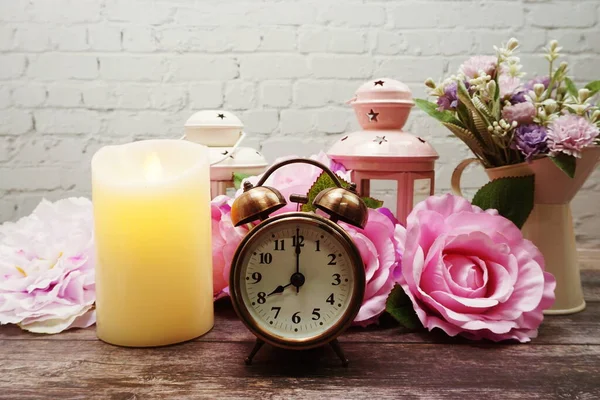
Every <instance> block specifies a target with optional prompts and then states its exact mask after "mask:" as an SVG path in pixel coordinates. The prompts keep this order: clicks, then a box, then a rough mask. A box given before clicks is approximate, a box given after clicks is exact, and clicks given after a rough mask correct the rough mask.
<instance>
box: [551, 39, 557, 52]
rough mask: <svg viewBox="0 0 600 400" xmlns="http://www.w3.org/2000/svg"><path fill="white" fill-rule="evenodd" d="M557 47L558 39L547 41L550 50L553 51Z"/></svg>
mask: <svg viewBox="0 0 600 400" xmlns="http://www.w3.org/2000/svg"><path fill="white" fill-rule="evenodd" d="M557 47H558V40H551V41H550V43H549V48H550V50H551V51H555V50H556V48H557Z"/></svg>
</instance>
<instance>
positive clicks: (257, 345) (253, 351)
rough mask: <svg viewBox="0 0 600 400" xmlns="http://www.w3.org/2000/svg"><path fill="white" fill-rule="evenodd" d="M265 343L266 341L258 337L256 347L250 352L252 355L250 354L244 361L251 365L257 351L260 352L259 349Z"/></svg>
mask: <svg viewBox="0 0 600 400" xmlns="http://www.w3.org/2000/svg"><path fill="white" fill-rule="evenodd" d="M264 344H265V342H263V341H262V340H260V339H256V344H254V348H253V349H252V351H251V352H250V355H248V357H246V360H244V362H245V363H246V365H251V364H252V359H253V358H254V356H255V355H256V353H258V351H259V350H260V348H261V347H263V345H264Z"/></svg>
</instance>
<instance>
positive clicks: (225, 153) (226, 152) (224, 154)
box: [221, 150, 229, 156]
mask: <svg viewBox="0 0 600 400" xmlns="http://www.w3.org/2000/svg"><path fill="white" fill-rule="evenodd" d="M227 154H229V152H228V151H227V150H225V151H224V152H222V153H221V155H223V156H226V155H227Z"/></svg>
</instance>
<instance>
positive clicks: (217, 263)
mask: <svg viewBox="0 0 600 400" xmlns="http://www.w3.org/2000/svg"><path fill="white" fill-rule="evenodd" d="M231 201H232V200H231V199H230V198H229V197H227V196H217V197H215V198H214V199H213V200H212V201H211V202H210V208H211V216H212V260H213V295H214V297H215V300H217V299H220V298H221V297H225V296H227V295H229V271H230V270H231V261H232V260H233V256H234V254H235V250H236V249H237V246H238V245H239V244H240V242H241V241H242V239H243V238H244V236H246V234H247V233H248V228H246V227H239V228H236V227H234V226H233V223H232V222H231V204H230V203H231Z"/></svg>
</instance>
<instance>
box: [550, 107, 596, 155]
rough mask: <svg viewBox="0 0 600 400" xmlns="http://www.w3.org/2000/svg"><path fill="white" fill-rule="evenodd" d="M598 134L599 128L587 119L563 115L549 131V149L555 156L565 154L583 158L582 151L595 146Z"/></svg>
mask: <svg viewBox="0 0 600 400" xmlns="http://www.w3.org/2000/svg"><path fill="white" fill-rule="evenodd" d="M598 133H599V131H598V127H597V126H595V125H593V124H591V123H590V122H589V121H587V120H586V119H585V118H583V117H580V116H578V115H574V114H567V115H562V116H560V117H558V118H557V119H556V120H555V121H554V122H553V123H552V124H551V125H550V127H549V129H548V133H547V135H548V148H549V149H550V153H551V154H553V155H554V154H557V153H565V154H568V155H570V156H575V157H581V151H582V150H583V149H584V148H585V147H588V146H591V145H592V144H593V142H594V139H595V138H596V136H598Z"/></svg>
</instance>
